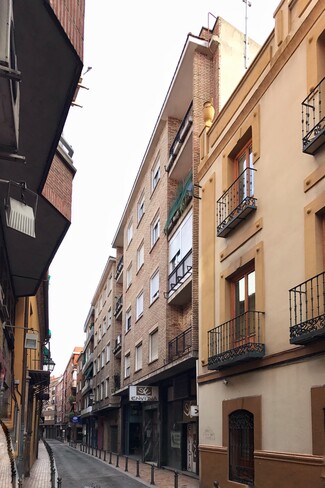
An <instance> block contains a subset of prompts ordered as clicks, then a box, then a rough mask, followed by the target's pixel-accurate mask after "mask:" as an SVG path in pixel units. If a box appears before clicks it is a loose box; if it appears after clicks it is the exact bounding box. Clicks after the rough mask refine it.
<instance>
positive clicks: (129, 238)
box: [126, 220, 133, 245]
mask: <svg viewBox="0 0 325 488" xmlns="http://www.w3.org/2000/svg"><path fill="white" fill-rule="evenodd" d="M132 239H133V222H132V220H131V222H130V223H129V225H128V228H127V239H126V241H127V245H129V244H130V242H131V241H132Z"/></svg>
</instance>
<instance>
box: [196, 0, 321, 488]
mask: <svg viewBox="0 0 325 488" xmlns="http://www.w3.org/2000/svg"><path fill="white" fill-rule="evenodd" d="M274 19H275V29H274V31H273V32H272V33H271V34H270V36H269V38H268V39H267V41H266V43H265V44H264V45H263V46H262V48H261V50H260V52H259V53H258V55H257V57H256V58H255V60H254V62H253V63H252V65H251V66H250V68H249V69H248V70H247V73H246V75H245V76H244V77H243V78H242V80H241V81H240V83H239V84H238V85H237V87H236V89H235V91H234V92H233V94H232V96H231V97H230V98H229V100H228V101H227V103H226V104H225V106H224V107H223V109H222V110H221V112H220V113H219V115H218V116H217V117H216V118H215V120H214V122H213V124H212V126H211V127H206V128H205V129H204V130H203V131H202V132H201V135H200V165H199V169H198V181H199V184H200V187H201V188H200V196H201V200H200V214H199V222H200V224H199V249H200V252H199V306H200V319H199V330H200V335H199V344H200V349H199V374H198V388H199V408H200V436H199V439H200V467H201V468H200V469H201V487H202V488H208V487H210V486H213V482H214V481H215V480H218V481H219V483H220V486H222V487H223V488H228V487H229V488H230V487H235V486H255V487H257V488H259V487H261V488H273V487H274V486H285V487H286V488H291V487H295V488H299V487H301V488H302V487H304V488H305V487H306V486H310V487H315V488H316V487H321V486H324V482H325V479H324V476H325V468H324V411H325V387H324V371H325V355H324V352H325V341H324V338H325V323H324V317H325V309H324V305H325V304H324V289H325V287H324V282H325V280H324V269H325V255H324V254H325V253H324V248H325V232H324V229H325V224H324V222H325V220H324V214H325V191H324V190H325V185H324V181H325V180H324V177H325V145H324V114H325V105H324V101H323V100H322V94H323V92H324V88H325V82H324V75H325V64H324V59H325V42H324V39H325V14H324V2H322V1H316V0H311V1H307V0H299V1H282V2H280V4H279V6H278V8H277V10H276V12H275V14H274Z"/></svg>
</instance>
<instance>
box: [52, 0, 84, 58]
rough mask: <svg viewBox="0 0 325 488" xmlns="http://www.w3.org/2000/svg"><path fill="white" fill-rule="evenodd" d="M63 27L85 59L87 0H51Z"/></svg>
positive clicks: (79, 53) (81, 56)
mask: <svg viewBox="0 0 325 488" xmlns="http://www.w3.org/2000/svg"><path fill="white" fill-rule="evenodd" d="M50 4H51V6H52V8H53V10H54V12H55V14H56V16H57V18H58V19H59V21H60V23H61V25H62V27H63V29H64V30H65V32H66V34H67V36H68V37H69V39H70V41H71V43H72V44H73V46H74V48H75V50H76V51H77V53H78V55H79V56H80V59H81V60H83V44H84V20H85V0H50Z"/></svg>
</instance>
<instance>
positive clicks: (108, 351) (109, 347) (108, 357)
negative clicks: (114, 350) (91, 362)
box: [106, 343, 111, 363]
mask: <svg viewBox="0 0 325 488" xmlns="http://www.w3.org/2000/svg"><path fill="white" fill-rule="evenodd" d="M110 360H111V344H110V343H108V344H107V346H106V362H107V363H108V362H109V361H110Z"/></svg>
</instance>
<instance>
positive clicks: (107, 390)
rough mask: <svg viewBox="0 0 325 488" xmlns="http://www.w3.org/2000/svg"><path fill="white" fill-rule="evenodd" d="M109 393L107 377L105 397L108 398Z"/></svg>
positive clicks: (107, 379)
mask: <svg viewBox="0 0 325 488" xmlns="http://www.w3.org/2000/svg"><path fill="white" fill-rule="evenodd" d="M108 395H109V378H106V380H105V398H107V397H108Z"/></svg>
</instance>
